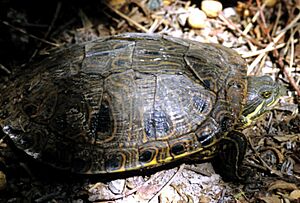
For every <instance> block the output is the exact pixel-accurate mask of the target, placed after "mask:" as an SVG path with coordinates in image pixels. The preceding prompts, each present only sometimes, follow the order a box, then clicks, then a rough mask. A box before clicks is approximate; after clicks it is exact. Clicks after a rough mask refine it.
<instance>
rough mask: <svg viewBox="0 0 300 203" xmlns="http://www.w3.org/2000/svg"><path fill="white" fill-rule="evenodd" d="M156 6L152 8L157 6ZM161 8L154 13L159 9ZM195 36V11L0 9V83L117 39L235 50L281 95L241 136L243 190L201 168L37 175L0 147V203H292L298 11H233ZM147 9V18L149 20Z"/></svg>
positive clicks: (297, 155)
mask: <svg viewBox="0 0 300 203" xmlns="http://www.w3.org/2000/svg"><path fill="white" fill-rule="evenodd" d="M157 3H158V4H157ZM160 3H161V4H160ZM226 3H227V4H228V5H224V4H223V6H224V7H225V6H226V8H225V9H224V8H223V10H222V12H221V13H219V15H218V16H217V17H211V18H207V19H206V20H205V22H204V28H201V29H196V28H193V27H192V26H191V25H189V23H188V22H187V18H188V17H189V16H190V15H191V13H192V10H193V9H194V8H198V7H200V3H199V2H196V1H192V2H191V1H172V0H169V1H163V2H161V1H159V0H157V1H155V0H152V1H137V0H131V1H130V0H128V1H125V0H124V1H122V0H114V1H107V2H104V1H102V2H100V1H94V2H90V3H89V4H84V3H81V4H79V3H72V4H71V3H67V2H60V1H49V2H44V1H33V0H31V1H14V0H2V1H0V30H1V32H0V46H1V49H0V82H1V84H5V82H6V81H7V80H9V79H10V78H11V77H12V76H13V75H14V74H15V73H16V72H22V70H24V69H26V68H30V65H28V64H30V63H31V61H36V60H39V58H43V57H45V56H47V55H48V54H49V53H51V50H53V49H57V47H61V46H64V45H66V44H74V43H80V42H83V41H87V40H92V39H96V38H98V37H101V36H107V35H113V34H118V33H123V32H155V33H164V34H168V35H172V36H177V37H182V38H191V39H194V40H198V41H202V42H214V43H219V44H223V45H225V46H227V47H230V48H233V49H235V50H237V51H238V52H239V53H240V54H241V55H242V56H243V57H244V58H245V59H246V60H247V62H248V64H249V71H248V72H249V74H250V75H263V74H266V75H270V76H272V77H273V78H274V79H276V80H278V81H279V82H280V83H281V84H283V85H284V86H285V87H286V89H287V94H286V96H284V97H283V98H282V99H281V100H280V104H281V107H280V108H279V109H278V110H274V111H272V112H270V113H268V114H267V115H266V116H264V117H263V118H262V119H261V120H260V121H259V122H257V124H256V125H255V126H251V127H250V128H248V129H246V130H244V133H245V134H246V135H247V136H248V138H249V141H250V144H249V149H248V152H247V155H246V159H245V163H244V164H245V166H248V167H251V168H252V169H254V170H255V171H256V172H255V173H254V175H253V180H254V181H253V182H251V183H226V182H224V181H223V180H222V178H221V177H220V176H219V175H218V174H216V173H215V172H214V171H213V169H212V167H211V164H210V163H203V164H196V165H194V164H185V165H180V166H174V168H171V169H164V170H161V171H158V172H156V173H152V174H149V175H143V176H130V177H126V178H119V179H116V180H113V181H105V182H104V181H101V180H102V179H101V178H99V177H81V176H80V177H79V176H77V175H74V174H66V173H64V172H61V171H55V170H52V169H49V168H48V167H45V166H40V165H38V164H36V163H32V162H31V161H30V160H26V159H24V158H23V157H20V156H17V155H16V153H15V152H14V151H13V150H11V148H10V147H9V146H8V145H7V143H6V141H5V140H2V141H1V144H0V170H1V172H0V202H95V201H112V202H113V201H115V202H147V201H151V202H203V203H205V202H267V203H271V202H280V200H282V201H286V202H287V201H290V202H299V199H300V189H299V186H300V177H299V175H300V115H299V114H298V112H297V110H298V108H299V97H297V95H300V92H299V81H300V72H299V71H300V58H299V56H300V43H299V35H300V33H299V32H300V31H299V30H300V29H299V28H300V25H299V22H300V20H299V19H300V14H299V9H300V1H299V0H298V1H297V0H295V1H293V0H285V1H281V2H280V1H278V2H277V3H276V4H275V5H274V6H265V5H264V4H263V2H260V1H259V0H258V1H244V2H243V3H237V2H232V3H229V2H228V1H226ZM151 8H152V9H153V10H151Z"/></svg>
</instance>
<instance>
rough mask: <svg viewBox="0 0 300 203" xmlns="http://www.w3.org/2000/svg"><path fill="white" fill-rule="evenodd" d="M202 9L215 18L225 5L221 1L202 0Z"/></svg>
mask: <svg viewBox="0 0 300 203" xmlns="http://www.w3.org/2000/svg"><path fill="white" fill-rule="evenodd" d="M201 9H202V11H204V12H205V13H206V15H207V16H208V17H211V18H214V17H217V16H218V15H219V12H221V11H222V9H223V6H222V4H221V3H220V2H219V1H213V0H204V1H202V2H201Z"/></svg>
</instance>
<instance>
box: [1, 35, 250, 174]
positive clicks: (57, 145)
mask: <svg viewBox="0 0 300 203" xmlns="http://www.w3.org/2000/svg"><path fill="white" fill-rule="evenodd" d="M246 88H247V84H246V66H245V63H244V61H243V60H242V59H241V58H240V57H239V56H238V54H237V53H236V52H234V51H232V50H230V49H228V48H225V47H222V46H220V45H216V44H205V43H199V42H194V41H190V40H184V39H178V38H173V37H169V36H160V35H147V34H134V33H131V34H123V35H118V36H113V37H107V38H101V39H99V40H96V41H92V42H88V43H85V44H82V45H76V46H73V47H71V48H68V49H64V50H61V51H59V52H57V53H54V54H53V55H51V56H50V57H48V58H47V59H45V60H43V61H42V62H40V63H38V64H36V65H35V66H32V67H30V68H29V69H28V70H27V71H25V73H23V74H21V75H19V76H17V77H16V78H15V79H14V80H13V81H12V82H11V83H9V84H7V85H6V86H5V88H4V87H3V88H2V90H1V98H0V105H1V110H0V125H1V128H2V129H3V131H4V132H5V133H6V134H7V135H8V136H9V137H10V139H11V140H12V141H13V143H14V144H15V146H16V147H17V148H19V149H21V150H23V151H24V152H26V153H27V154H28V155H30V156H31V157H33V158H34V159H37V160H39V161H41V162H44V163H47V164H49V165H52V166H54V167H56V168H59V169H66V170H72V171H74V172H76V173H89V174H97V173H110V172H121V171H128V170H134V169H140V168H145V167H153V166H158V165H162V164H164V163H167V162H171V161H173V160H176V159H179V158H181V157H186V156H188V155H191V154H195V153H199V157H200V158H202V159H206V158H209V157H210V156H213V154H214V153H215V151H214V150H215V147H214V146H215V145H216V143H218V140H220V138H222V137H224V136H226V132H228V131H231V130H232V129H233V127H234V124H235V123H236V121H237V118H238V117H239V115H240V113H241V110H242V108H243V103H244V100H245V92H246Z"/></svg>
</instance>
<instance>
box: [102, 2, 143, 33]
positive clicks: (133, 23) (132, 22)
mask: <svg viewBox="0 0 300 203" xmlns="http://www.w3.org/2000/svg"><path fill="white" fill-rule="evenodd" d="M104 4H105V5H106V6H107V7H108V8H109V9H110V10H112V11H113V12H115V13H116V14H117V15H119V16H120V17H122V18H124V19H125V20H127V21H128V22H129V23H131V24H132V25H134V26H135V27H137V28H139V29H141V30H142V31H143V32H149V30H148V29H147V28H145V27H144V26H142V25H141V24H139V23H138V22H136V21H134V20H132V19H131V18H129V17H128V16H127V15H125V14H123V13H122V12H120V11H119V10H117V9H115V8H113V7H112V6H110V5H109V4H107V3H104Z"/></svg>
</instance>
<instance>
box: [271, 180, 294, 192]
mask: <svg viewBox="0 0 300 203" xmlns="http://www.w3.org/2000/svg"><path fill="white" fill-rule="evenodd" d="M278 189H282V190H297V189H298V188H297V186H296V185H295V184H293V183H288V182H285V181H283V180H277V181H275V182H273V183H271V185H270V187H269V188H268V190H269V191H271V190H278Z"/></svg>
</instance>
